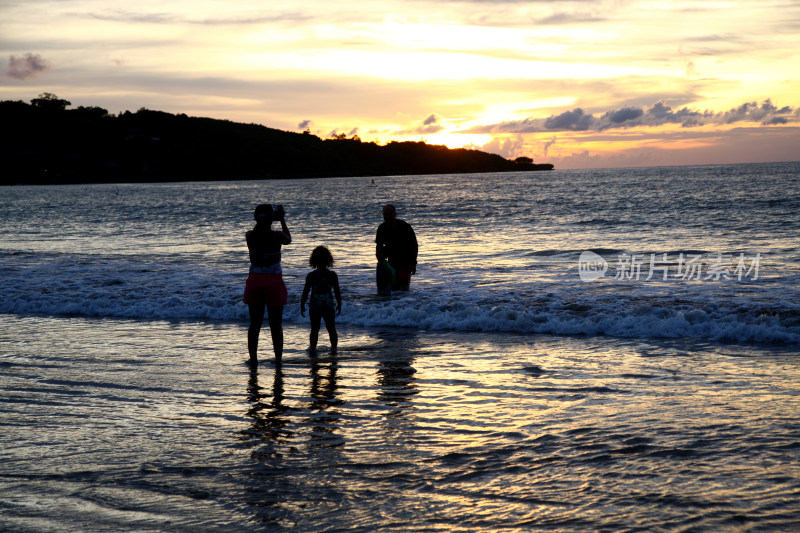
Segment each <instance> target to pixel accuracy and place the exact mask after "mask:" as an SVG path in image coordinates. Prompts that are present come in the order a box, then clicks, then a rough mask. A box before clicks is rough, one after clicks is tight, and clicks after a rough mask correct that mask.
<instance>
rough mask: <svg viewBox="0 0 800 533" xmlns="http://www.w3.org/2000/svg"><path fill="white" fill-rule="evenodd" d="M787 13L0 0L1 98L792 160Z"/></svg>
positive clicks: (396, 133) (568, 158) (391, 135)
mask: <svg viewBox="0 0 800 533" xmlns="http://www.w3.org/2000/svg"><path fill="white" fill-rule="evenodd" d="M777 10H780V12H781V14H782V16H781V18H780V19H776V18H775V17H774V16H773V13H774V12H776V11H777ZM798 18H800V4H798V5H786V4H785V3H782V2H780V0H763V1H761V0H759V1H757V0H731V2H725V3H710V4H709V3H706V4H703V5H702V6H700V5H698V4H696V3H693V2H688V1H685V0H680V1H675V2H649V1H646V0H645V1H633V2H630V3H626V4H625V6H624V8H623V7H622V6H617V5H614V4H607V5H606V4H596V3H588V4H587V3H578V4H576V5H574V6H566V5H562V4H561V3H550V2H547V3H531V4H524V5H520V4H508V5H506V4H495V3H486V2H457V3H452V4H450V3H436V2H430V1H429V0H420V1H419V2H413V3H408V2H402V1H400V0H387V1H386V2H383V3H381V4H380V5H369V6H366V5H365V4H363V3H359V2H351V1H348V0H345V1H344V2H339V3H336V4H335V5H334V4H330V3H324V2H320V1H319V0H302V1H301V2H299V3H296V4H293V5H292V6H291V7H286V8H283V7H279V6H278V7H275V6H265V5H264V4H263V2H257V1H256V0H242V1H241V2H237V3H236V5H235V6H231V5H228V4H225V5H222V4H218V3H213V2H203V3H200V4H197V3H196V2H191V3H190V2H188V1H186V0H176V1H175V2H169V3H167V4H164V3H163V2H160V1H159V0H143V1H142V2H139V3H137V4H136V5H135V6H132V7H126V8H125V9H120V7H119V5H118V4H117V3H113V2H111V1H110V0H100V1H92V2H89V1H88V0H68V1H66V2H64V1H57V0H39V1H37V2H36V3H35V4H26V3H12V4H6V5H4V6H3V7H0V32H2V35H3V36H4V39H3V43H0V57H4V58H7V59H6V60H5V64H4V65H3V67H2V72H0V99H5V100H20V99H21V100H26V101H29V100H31V99H32V98H35V97H36V96H38V94H40V93H43V92H50V93H54V94H56V95H58V96H59V97H62V98H66V99H68V100H69V101H71V102H72V103H73V105H74V106H81V105H83V106H100V107H104V108H106V109H108V110H109V111H110V112H112V113H118V112H122V111H126V110H137V109H139V108H142V107H145V108H148V109H155V110H161V111H165V112H170V113H186V114H191V115H194V116H208V117H211V118H219V119H225V120H232V121H236V122H245V123H259V124H263V125H265V126H268V127H271V128H277V129H283V130H288V131H302V130H304V129H306V128H309V129H310V130H311V131H312V133H314V134H316V135H319V136H320V137H323V138H327V137H328V136H329V135H330V134H331V133H333V132H339V133H341V132H345V133H346V134H348V136H349V135H350V134H351V133H352V132H355V133H356V134H358V135H359V137H361V138H362V139H363V140H365V141H376V142H379V143H386V142H390V141H392V140H398V141H404V140H413V141H418V140H425V141H427V142H429V143H433V144H442V145H445V146H448V147H450V148H458V147H463V146H468V147H475V148H478V149H482V150H485V151H490V152H493V153H498V154H500V155H502V156H504V157H507V158H513V157H517V156H521V155H526V156H528V157H533V158H534V159H536V160H539V161H542V160H545V159H551V162H553V163H554V164H556V166H557V167H563V165H596V164H603V165H610V164H616V163H617V162H622V163H624V164H652V162H653V161H654V159H653V156H654V154H655V153H656V152H654V151H657V152H658V154H657V155H658V158H657V159H658V161H659V162H665V163H668V164H682V163H686V162H691V163H696V162H697V161H702V160H703V159H704V155H703V150H706V153H707V157H705V159H707V160H708V162H720V161H730V162H744V161H748V160H750V161H757V160H761V159H762V158H764V157H769V158H773V159H780V160H796V159H800V153H798V149H797V146H800V69H798V68H797V67H798V65H800V34H798V33H797V32H796V31H794V28H793V27H792V26H791V22H790V21H792V20H796V19H798ZM728 36H731V37H728ZM743 36H746V37H743ZM752 43H759V44H758V46H754V45H753V44H752ZM632 132H633V133H634V135H632ZM744 137H749V138H750V139H751V141H750V142H747V141H746V140H745V139H744ZM765 139H769V143H768V144H767V145H766V146H767V147H768V148H769V149H768V150H765V149H764V147H765V141H764V140H765ZM767 152H768V155H767ZM576 154H577V155H580V156H581V157H577V155H576Z"/></svg>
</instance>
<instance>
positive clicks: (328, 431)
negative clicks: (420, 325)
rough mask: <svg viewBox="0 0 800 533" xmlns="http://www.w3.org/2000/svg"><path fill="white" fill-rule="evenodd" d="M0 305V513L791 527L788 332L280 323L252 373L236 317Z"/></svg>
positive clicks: (73, 523)
mask: <svg viewBox="0 0 800 533" xmlns="http://www.w3.org/2000/svg"><path fill="white" fill-rule="evenodd" d="M0 324H1V325H2V327H0V331H2V332H3V333H2V334H0V353H2V359H0V365H1V366H2V377H0V398H2V402H0V410H1V411H0V413H2V414H1V415H0V420H2V426H3V430H2V432H0V458H1V460H0V529H3V530H9V531H76V530H80V531H186V530H194V531H198V530H200V531H232V530H236V531H259V530H264V529H267V530H269V529H295V530H305V531H330V530H341V529H353V530H356V531H358V530H363V531H372V530H388V531H392V530H397V531H401V530H402V531H408V530H414V531H437V530H450V531H452V530H454V531H475V530H483V531H492V530H501V529H502V530H512V531H513V530H537V531H587V530H590V531H676V530H678V531H679V530H693V531H720V530H725V531H792V530H796V529H797V527H798V525H800V503H798V502H800V461H799V459H800V444H799V442H800V439H799V438H798V437H800V422H798V421H797V413H798V412H799V409H800V394H798V390H799V389H798V382H800V360H798V359H797V357H796V353H793V352H792V351H790V350H785V351H781V350H780V349H776V348H775V347H767V348H764V349H759V348H758V347H747V348H743V347H737V346H731V345H715V344H707V345H704V346H700V345H699V344H698V343H695V342H693V343H682V342H681V341H642V340H624V339H622V340H621V339H613V338H602V337H596V338H582V337H553V336H544V335H537V336H530V335H521V334H513V333H502V334H501V333H479V332H472V333H465V332H461V333H453V332H441V331H438V332H437V331H410V330H408V329H391V328H389V329H386V328H384V329H375V330H361V329H358V328H344V329H342V328H340V333H341V335H342V350H341V351H340V353H339V355H338V356H336V357H334V356H332V355H331V354H329V353H325V352H323V353H321V354H320V356H319V358H318V359H317V360H316V361H314V360H312V359H310V358H309V357H308V355H307V353H306V352H305V351H304V348H305V346H306V345H307V344H306V341H307V335H308V330H307V328H305V327H300V326H288V327H287V353H286V356H285V358H286V361H285V364H284V365H283V368H282V370H281V371H280V372H278V371H276V369H275V367H274V365H272V364H271V363H270V362H268V361H266V360H265V361H264V362H262V364H261V365H260V367H259V368H258V370H257V371H256V372H253V373H251V372H250V370H249V369H248V367H247V365H246V364H245V362H244V361H245V355H244V353H245V349H244V334H245V330H244V325H242V324H227V323H207V322H167V321H139V320H117V319H86V318H80V317H75V318H64V317H61V318H58V317H56V318H47V317H18V316H13V315H0ZM11 332H13V334H11ZM325 340H326V339H325V337H324V336H323V339H322V341H323V343H324V341H325ZM265 359H267V358H266V357H265Z"/></svg>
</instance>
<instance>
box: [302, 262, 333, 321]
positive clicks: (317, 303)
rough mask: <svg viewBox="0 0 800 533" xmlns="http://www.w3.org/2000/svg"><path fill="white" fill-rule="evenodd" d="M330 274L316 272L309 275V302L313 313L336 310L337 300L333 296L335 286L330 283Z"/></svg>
mask: <svg viewBox="0 0 800 533" xmlns="http://www.w3.org/2000/svg"><path fill="white" fill-rule="evenodd" d="M329 274H330V273H329V272H328V271H327V270H326V271H325V272H320V271H319V270H315V271H313V272H311V273H310V274H309V282H310V284H311V297H310V299H309V302H308V308H309V309H310V310H311V311H316V312H319V313H323V312H325V311H333V310H335V309H336V300H335V299H334V296H333V285H331V284H330V283H329V282H328V276H329Z"/></svg>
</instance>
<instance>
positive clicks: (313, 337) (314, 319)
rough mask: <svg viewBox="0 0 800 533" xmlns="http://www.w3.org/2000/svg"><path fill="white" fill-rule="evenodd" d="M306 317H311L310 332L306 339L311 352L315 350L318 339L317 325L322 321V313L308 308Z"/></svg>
mask: <svg viewBox="0 0 800 533" xmlns="http://www.w3.org/2000/svg"><path fill="white" fill-rule="evenodd" d="M308 317H309V318H310V319H311V334H310V335H309V340H308V349H309V350H310V351H311V352H312V353H313V352H315V351H316V350H317V341H318V340H319V326H320V323H321V322H322V314H321V313H320V312H319V311H312V310H310V309H309V310H308Z"/></svg>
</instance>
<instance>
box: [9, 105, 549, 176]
mask: <svg viewBox="0 0 800 533" xmlns="http://www.w3.org/2000/svg"><path fill="white" fill-rule="evenodd" d="M69 105H71V104H70V103H69V102H68V101H66V100H62V99H59V98H58V97H56V96H55V95H53V94H50V93H44V94H42V95H40V96H39V98H35V99H33V100H32V101H31V104H30V105H28V104H26V103H24V102H21V101H0V124H2V127H1V128H0V157H2V160H3V162H4V170H3V172H2V178H1V179H2V181H1V182H0V183H3V184H13V183H78V182H115V181H117V182H118V181H187V180H191V181H199V180H226V179H268V178H278V177H280V178H293V177H333V176H381V175H407V174H443V173H464V172H507V171H520V170H550V169H552V168H553V167H552V165H534V164H533V161H532V160H530V159H529V158H517V160H515V161H509V160H507V159H505V158H503V157H501V156H499V155H495V154H489V153H486V152H480V151H477V150H467V149H455V150H451V149H448V148H447V147H444V146H437V145H428V144H426V143H424V142H390V143H389V144H387V145H385V146H381V145H378V144H376V143H374V142H363V141H362V140H361V139H360V138H358V136H356V135H354V136H353V137H352V138H349V139H348V138H347V137H346V135H343V134H340V135H336V136H335V137H334V138H330V139H325V140H322V139H320V138H319V137H317V136H316V135H312V134H311V132H310V131H308V130H306V131H304V132H302V133H293V132H287V131H281V130H277V129H273V128H268V127H265V126H261V125H257V124H242V123H236V122H231V121H227V120H216V119H210V118H198V117H188V116H186V115H185V114H179V115H174V114H170V113H165V112H162V111H152V110H148V109H139V110H138V111H137V112H135V113H131V112H130V111H125V112H124V113H120V114H119V115H110V114H109V113H108V111H107V110H106V109H103V108H101V107H78V108H77V109H66V108H67V107H68V106H69Z"/></svg>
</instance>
